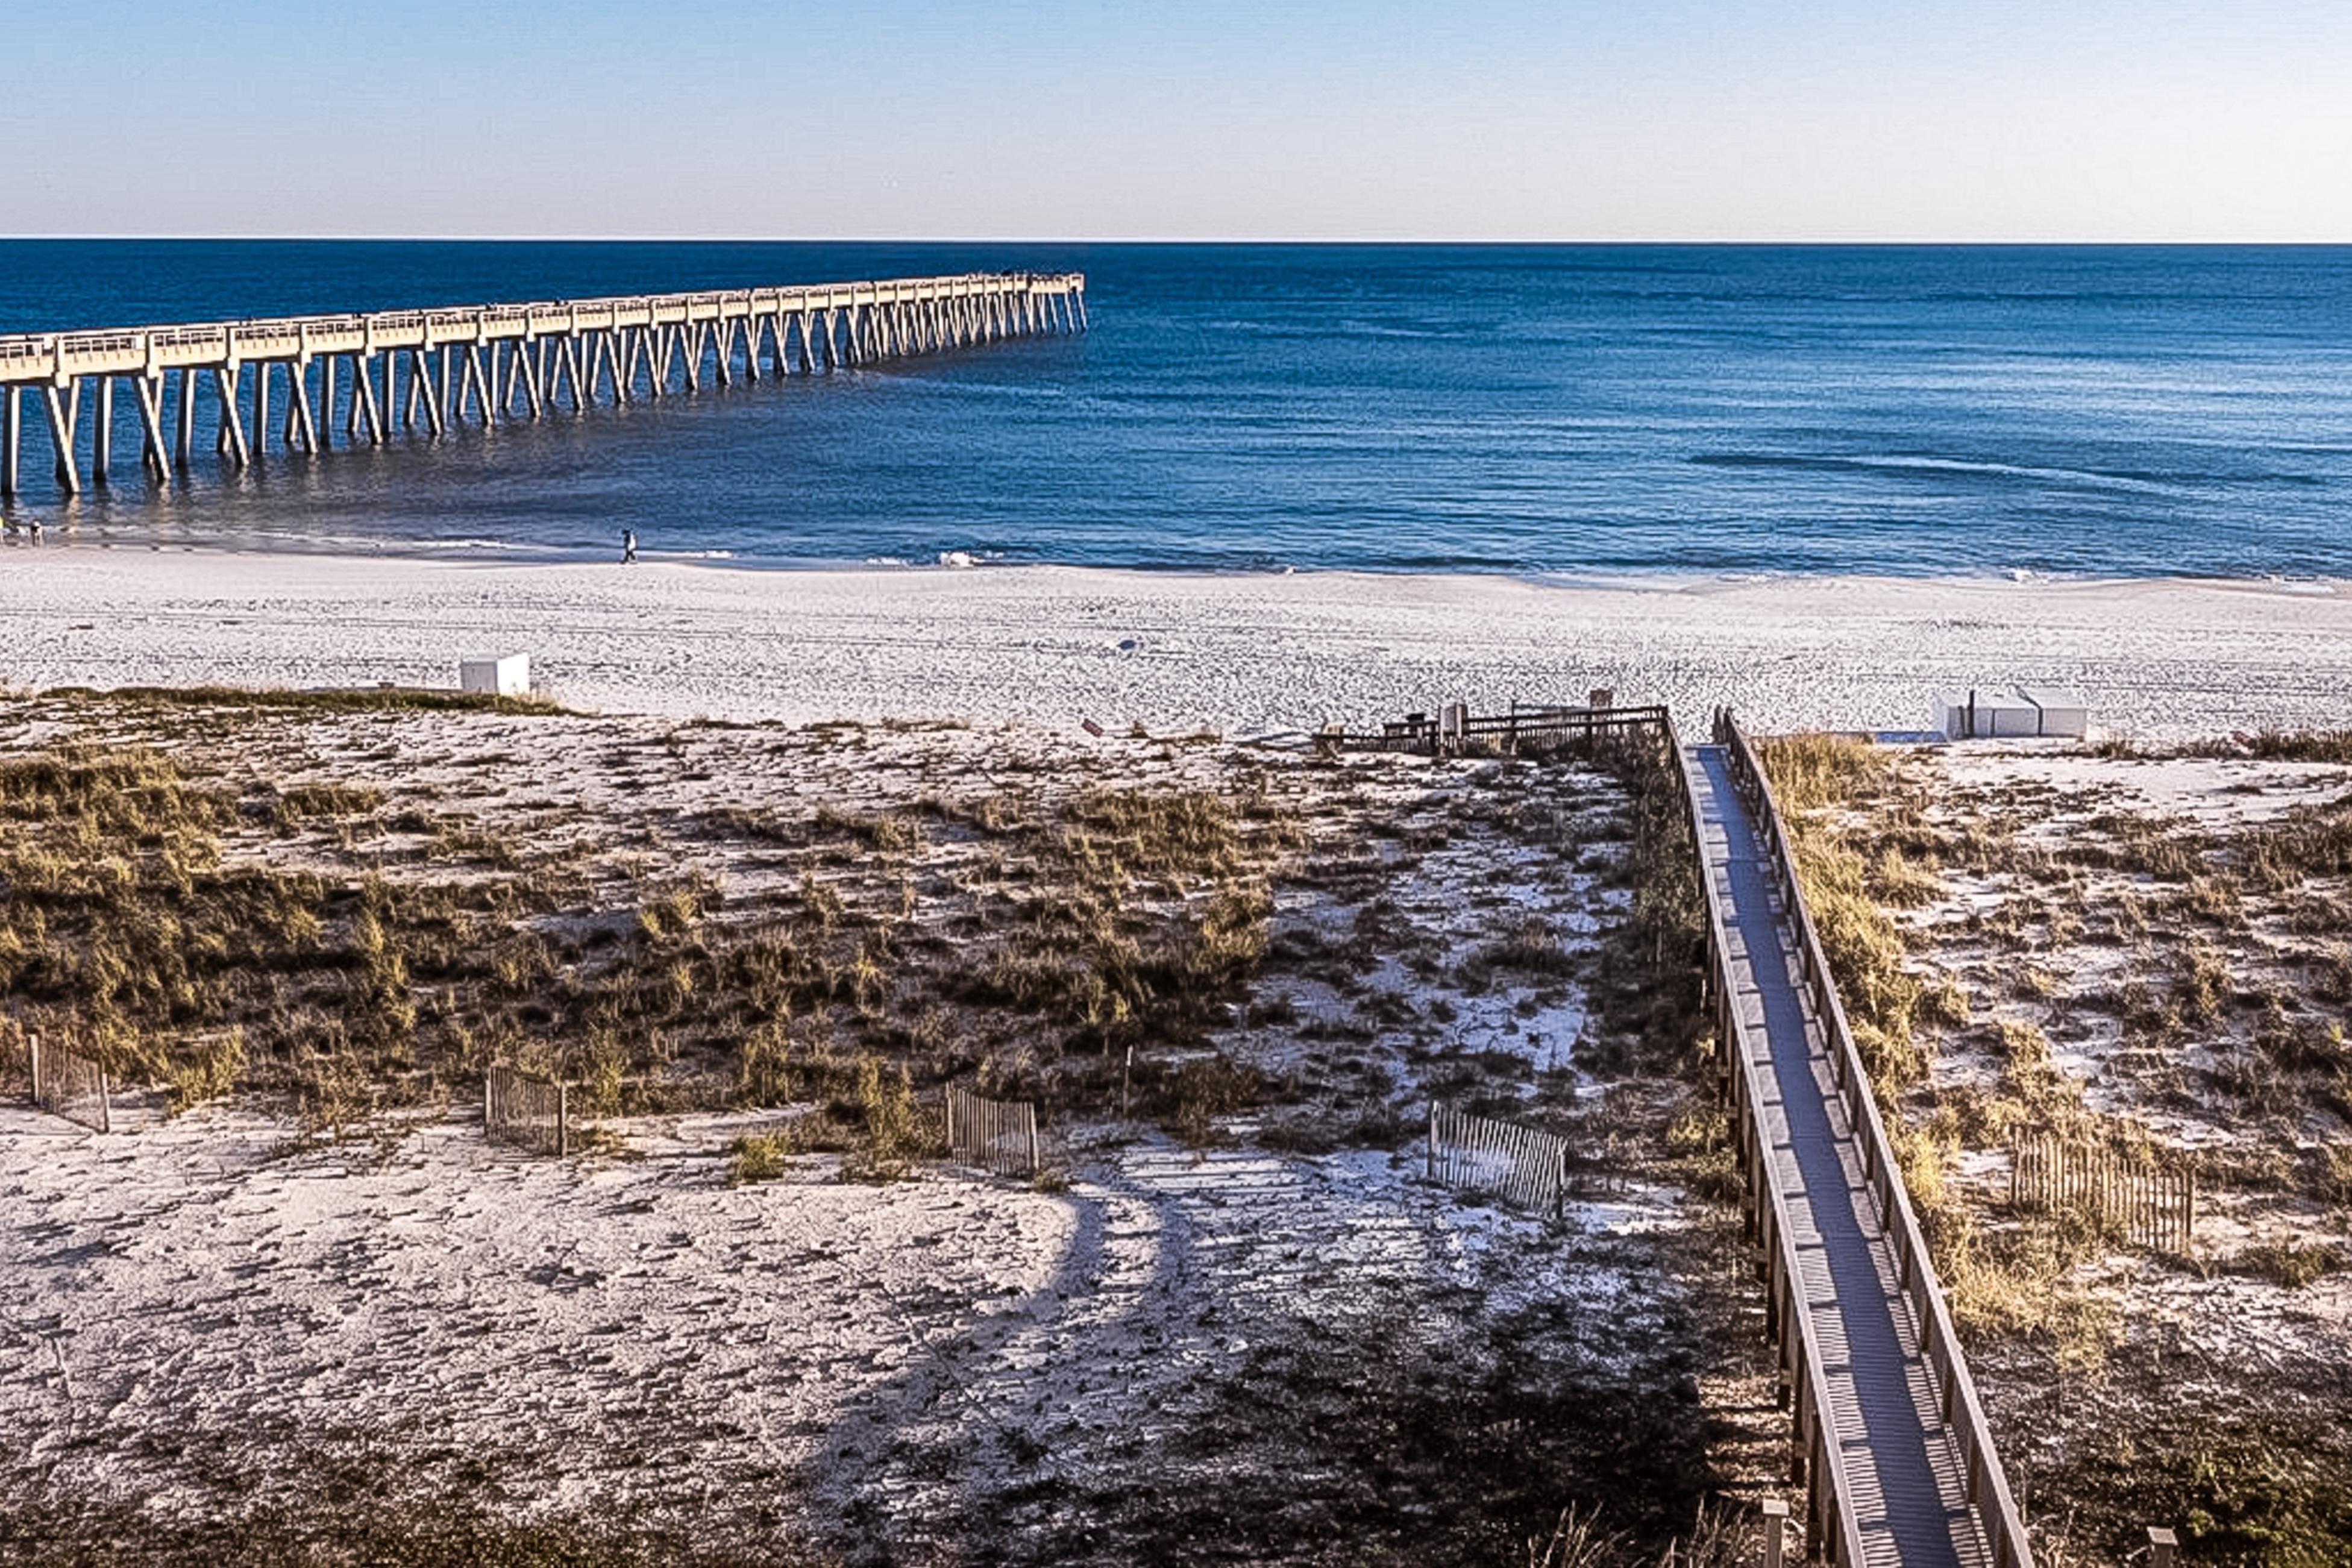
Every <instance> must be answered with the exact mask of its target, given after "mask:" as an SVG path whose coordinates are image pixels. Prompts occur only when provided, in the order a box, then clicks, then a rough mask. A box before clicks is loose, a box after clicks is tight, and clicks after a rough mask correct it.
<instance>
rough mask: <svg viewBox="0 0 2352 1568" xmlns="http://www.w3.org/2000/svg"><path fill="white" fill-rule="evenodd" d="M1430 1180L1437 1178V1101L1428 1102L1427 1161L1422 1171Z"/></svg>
mask: <svg viewBox="0 0 2352 1568" xmlns="http://www.w3.org/2000/svg"><path fill="white" fill-rule="evenodd" d="M1423 1175H1425V1176H1426V1177H1428V1178H1429V1180H1431V1181H1435V1180H1437V1101H1435V1100H1431V1101H1430V1102H1429V1161H1428V1165H1427V1168H1426V1169H1425V1170H1424V1171H1423Z"/></svg>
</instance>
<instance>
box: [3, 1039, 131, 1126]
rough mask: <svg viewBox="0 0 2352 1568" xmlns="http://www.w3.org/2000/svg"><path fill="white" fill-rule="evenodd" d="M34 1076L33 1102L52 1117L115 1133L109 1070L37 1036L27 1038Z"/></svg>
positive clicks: (26, 1045)
mask: <svg viewBox="0 0 2352 1568" xmlns="http://www.w3.org/2000/svg"><path fill="white" fill-rule="evenodd" d="M25 1050H26V1057H27V1058H28V1063H27V1065H28V1066H29V1068H30V1069H31V1073H32V1080H33V1103H34V1104H35V1105H37V1106H39V1107H40V1108H41V1109H42V1110H46V1111H47V1112H48V1113H49V1114H50V1115H52V1116H61V1117H63V1118H65V1119H66V1120H67V1121H76V1122H79V1123H80V1124H81V1125H82V1126H84V1127H87V1128H89V1130H90V1131H93V1132H111V1131H114V1112H113V1108H112V1105H111V1104H110V1099H109V1096H108V1093H107V1082H106V1069H105V1068H102V1067H100V1066H99V1065H98V1063H96V1062H94V1061H92V1060H90V1059H89V1058H88V1057H85V1056H80V1055H78V1054H76V1053H75V1052H72V1051H69V1050H68V1049H66V1048H65V1047H63V1046H59V1045H54V1044H50V1043H48V1042H46V1041H44V1040H43V1039H42V1038H41V1037H40V1036H38V1035H26V1037H25Z"/></svg>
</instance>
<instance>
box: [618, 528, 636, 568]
mask: <svg viewBox="0 0 2352 1568" xmlns="http://www.w3.org/2000/svg"><path fill="white" fill-rule="evenodd" d="M636 560H637V534H636V531H635V529H630V528H625V529H623V530H621V564H622V565H624V566H633V565H635V564H636Z"/></svg>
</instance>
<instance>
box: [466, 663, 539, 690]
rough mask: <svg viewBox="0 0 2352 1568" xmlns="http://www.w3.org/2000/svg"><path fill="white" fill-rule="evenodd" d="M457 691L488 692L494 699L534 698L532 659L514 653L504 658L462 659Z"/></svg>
mask: <svg viewBox="0 0 2352 1568" xmlns="http://www.w3.org/2000/svg"><path fill="white" fill-rule="evenodd" d="M457 689H459V690H461V691H480V692H486V693H488V695H490V696H492V697H528V696H530V655H529V654H527V653H510V654H508V655H507V656H506V657H504V658H465V659H459V660H458V661H457Z"/></svg>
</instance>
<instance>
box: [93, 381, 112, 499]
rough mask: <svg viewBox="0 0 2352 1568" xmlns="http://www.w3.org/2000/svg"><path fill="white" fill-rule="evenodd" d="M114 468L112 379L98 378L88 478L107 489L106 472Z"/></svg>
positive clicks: (99, 486)
mask: <svg viewBox="0 0 2352 1568" xmlns="http://www.w3.org/2000/svg"><path fill="white" fill-rule="evenodd" d="M113 467H114V378H113V377H112V376H110V375H101V376H100V377H99V378H98V423H97V424H96V425H95V426H91V428H90V432H89V477H90V479H91V480H92V481H93V482H95V483H96V484H97V486H98V488H99V489H107V488H108V475H107V470H108V469H110V468H113Z"/></svg>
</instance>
